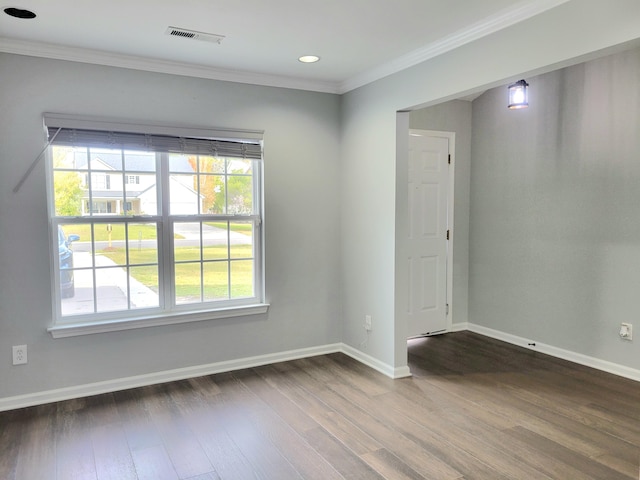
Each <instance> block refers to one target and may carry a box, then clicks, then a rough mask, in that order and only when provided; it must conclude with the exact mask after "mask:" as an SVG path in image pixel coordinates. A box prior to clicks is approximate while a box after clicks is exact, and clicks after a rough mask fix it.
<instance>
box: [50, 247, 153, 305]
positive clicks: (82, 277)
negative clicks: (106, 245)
mask: <svg viewBox="0 0 640 480" xmlns="http://www.w3.org/2000/svg"><path fill="white" fill-rule="evenodd" d="M95 258H96V267H104V268H98V269H96V270H95V272H96V278H95V280H96V289H95V292H96V305H95V310H94V297H93V293H94V290H93V270H92V269H87V270H75V271H74V283H75V295H74V296H73V297H71V298H63V299H62V314H63V315H82V314H86V313H104V312H110V311H115V310H127V309H128V308H129V305H128V302H127V280H128V281H129V292H130V299H131V309H136V308H150V307H157V306H158V305H159V300H158V294H157V293H155V292H154V291H153V290H151V289H150V288H148V287H146V286H145V285H143V284H142V283H140V282H139V281H138V280H136V279H135V278H133V277H131V276H128V275H127V273H126V271H125V269H124V268H122V267H121V266H118V265H116V264H115V263H114V262H113V261H112V260H111V259H109V258H107V257H105V256H103V255H99V254H98V255H96V257H95ZM73 262H74V268H83V267H91V254H90V253H89V252H74V254H73Z"/></svg>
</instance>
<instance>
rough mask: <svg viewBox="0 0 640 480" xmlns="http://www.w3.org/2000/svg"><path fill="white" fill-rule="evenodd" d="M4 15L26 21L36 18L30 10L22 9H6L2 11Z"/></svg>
mask: <svg viewBox="0 0 640 480" xmlns="http://www.w3.org/2000/svg"><path fill="white" fill-rule="evenodd" d="M4 13H6V14H7V15H9V16H11V17H16V18H26V19H30V18H36V14H35V13H33V12H32V11H31V10H24V9H22V8H13V7H8V8H5V9H4Z"/></svg>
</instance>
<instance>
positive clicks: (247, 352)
mask: <svg viewBox="0 0 640 480" xmlns="http://www.w3.org/2000/svg"><path fill="white" fill-rule="evenodd" d="M0 85H2V88H0V105H1V106H2V115H0V139H1V140H0V206H1V210H0V398H2V397H8V396H14V395H20V394H27V393H30V392H37V391H44V390H49V389H56V388H61V387H65V386H72V385H82V384H85V383H90V382H98V381H103V380H110V379H117V378H121V377H128V376H133V375H142V374H146V373H151V372H159V371H163V370H170V369H176V368H181V367H188V366H194V365H203V364H208V363H213V362H218V361H223V360H230V359H237V358H244V357H251V356H255V355H261V354H268V353H275V352H282V351H287V350H292V349H298V348H304V347H312V346H318V345H326V344H331V343H335V342H339V341H340V340H341V330H340V319H341V304H340V275H339V262H340V244H339V238H340V221H339V217H338V216H337V215H336V212H338V211H339V210H340V208H339V205H340V190H339V188H338V182H339V176H340V163H339V155H340V152H339V132H340V131H339V125H340V117H339V107H340V98H339V97H338V96H336V95H328V94H320V93H311V92H302V91H296V90H286V89H279V88H266V87H257V86H250V85H240V84H233V83H225V82H218V81H211V80H202V79H194V78H187V77H180V76H172V75H163V74H156V73H146V72H141V71H133V70H126V69H118V68H110V67H100V66H94V65H87V64H80V63H73V62H62V61H54V60H44V59H37V58H32V57H25V56H17V55H7V54H0ZM43 112H60V113H71V114H82V115H96V116H106V117H115V118H122V119H132V120H135V119H139V120H142V121H151V122H153V121H158V122H169V123H174V124H188V125H201V126H212V127H223V128H239V129H255V130H264V131H265V137H264V139H265V167H264V177H265V210H266V213H265V218H266V224H265V235H266V285H267V301H268V302H270V303H271V308H270V310H269V313H268V315H265V316H252V317H247V318H236V319H229V320H216V321H205V322H198V323H191V324H181V325H175V326H167V327H153V328H144V329H138V330H130V331H124V332H116V333H104V334H96V335H88V336H81V337H73V338H63V339H53V338H51V336H50V335H49V334H48V333H47V332H46V328H47V327H48V326H49V325H50V323H51V319H52V312H51V294H50V286H49V282H50V274H49V253H48V252H49V249H48V220H47V203H46V202H47V200H46V193H45V168H44V164H43V163H40V164H39V165H38V167H37V168H36V170H35V171H34V172H33V174H32V175H31V176H30V177H29V179H28V180H27V182H26V183H25V184H24V185H23V187H22V189H21V190H20V191H19V192H18V193H17V194H14V193H12V190H13V188H14V186H15V185H16V183H17V182H18V181H19V180H20V178H21V177H22V175H23V173H24V172H25V171H26V169H27V167H28V166H29V164H30V163H31V162H32V161H33V160H34V158H35V157H36V156H37V155H38V153H39V152H40V150H41V149H42V147H43V144H44V137H43V129H42V113H43ZM22 344H27V345H28V348H29V363H28V364H27V365H23V366H19V367H14V366H12V365H11V346H12V345H22Z"/></svg>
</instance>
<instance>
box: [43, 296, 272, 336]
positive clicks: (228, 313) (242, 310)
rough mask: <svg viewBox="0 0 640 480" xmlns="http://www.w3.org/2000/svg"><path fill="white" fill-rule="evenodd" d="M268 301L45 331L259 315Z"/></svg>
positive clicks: (101, 329) (98, 330)
mask: <svg viewBox="0 0 640 480" xmlns="http://www.w3.org/2000/svg"><path fill="white" fill-rule="evenodd" d="M268 309H269V304H268V303H259V304H255V305H243V306H240V307H229V308H222V309H218V310H207V311H200V312H189V313H180V314H172V315H163V316H146V317H132V318H127V319H124V320H102V321H94V322H86V323H72V324H67V325H54V326H52V327H49V328H48V329H47V331H48V332H49V333H50V334H51V336H52V337H53V338H65V337H76V336H79V335H91V334H94V333H105V332H117V331H120V330H132V329H134V328H145V327H157V326H161V325H175V324H178V323H189V322H201V321H205V320H216V319H220V318H232V317H244V316H247V315H260V314H264V313H267V310H268Z"/></svg>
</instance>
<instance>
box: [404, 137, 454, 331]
mask: <svg viewBox="0 0 640 480" xmlns="http://www.w3.org/2000/svg"><path fill="white" fill-rule="evenodd" d="M452 147H453V134H451V133H446V132H432V131H427V130H410V131H409V158H408V195H409V198H408V219H407V220H408V229H407V230H408V231H407V245H406V247H407V250H406V252H407V255H408V258H407V262H408V265H407V268H408V272H407V274H408V283H407V285H408V289H407V321H408V337H413V336H417V335H425V334H434V333H444V332H446V331H448V330H450V328H451V321H450V315H449V314H450V311H449V305H448V304H449V303H450V302H449V298H450V293H451V292H450V285H451V283H452V282H451V281H450V280H451V274H450V265H451V262H450V260H451V258H450V255H449V254H450V248H449V245H450V244H451V242H452V238H453V237H452V235H453V231H452V225H453V222H452V218H453V215H452V214H453V212H452V209H451V208H450V206H452V205H453V202H452V201H450V198H452V193H453V192H452V190H453V185H452V178H453V177H452V175H451V173H452V171H450V170H451V169H450V166H451V165H450V164H449V160H450V158H451V156H450V154H451V153H452V152H451V151H450V149H452ZM447 237H449V238H448V239H447Z"/></svg>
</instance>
